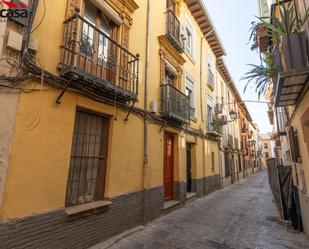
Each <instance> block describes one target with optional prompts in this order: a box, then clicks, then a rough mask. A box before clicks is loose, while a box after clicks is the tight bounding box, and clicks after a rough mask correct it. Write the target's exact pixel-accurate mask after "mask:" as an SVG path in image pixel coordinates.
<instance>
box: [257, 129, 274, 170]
mask: <svg viewBox="0 0 309 249" xmlns="http://www.w3.org/2000/svg"><path fill="white" fill-rule="evenodd" d="M260 144H261V149H262V155H261V156H262V166H263V168H266V167H267V164H266V161H267V159H269V158H272V157H273V147H272V141H271V134H270V133H267V134H261V135H260Z"/></svg>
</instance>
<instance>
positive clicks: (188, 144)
mask: <svg viewBox="0 0 309 249" xmlns="http://www.w3.org/2000/svg"><path fill="white" fill-rule="evenodd" d="M193 145H194V144H193V143H190V142H186V180H187V182H186V191H187V193H192V192H193V189H192V181H193V177H192V166H193V165H192V147H193ZM188 146H190V171H191V172H190V180H191V182H190V185H191V186H190V189H191V191H190V192H188V157H187V155H188Z"/></svg>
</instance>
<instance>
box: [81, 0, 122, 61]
mask: <svg viewBox="0 0 309 249" xmlns="http://www.w3.org/2000/svg"><path fill="white" fill-rule="evenodd" d="M84 18H85V19H86V21H87V22H89V24H88V23H86V22H83V24H82V37H81V44H80V50H81V52H82V53H83V54H85V55H87V56H92V55H93V54H94V53H95V52H96V51H97V58H98V60H100V61H104V62H106V61H107V59H108V56H109V53H108V50H109V49H110V48H111V47H112V45H111V44H110V40H109V39H114V40H115V39H116V38H117V37H116V35H117V28H118V27H117V25H116V24H115V23H114V22H113V21H111V20H110V19H109V18H108V17H107V16H106V15H104V13H102V12H101V11H100V10H99V9H98V8H97V7H96V6H95V5H94V4H93V3H91V2H90V1H85V9H84ZM94 27H96V28H98V29H99V30H100V31H101V32H102V33H103V34H104V35H103V34H102V33H98V32H95V30H94ZM95 33H97V34H98V35H95Z"/></svg>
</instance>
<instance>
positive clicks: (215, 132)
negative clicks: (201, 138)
mask: <svg viewBox="0 0 309 249" xmlns="http://www.w3.org/2000/svg"><path fill="white" fill-rule="evenodd" d="M207 135H209V136H212V137H221V128H220V121H219V119H218V117H217V116H216V115H214V114H208V115H207Z"/></svg>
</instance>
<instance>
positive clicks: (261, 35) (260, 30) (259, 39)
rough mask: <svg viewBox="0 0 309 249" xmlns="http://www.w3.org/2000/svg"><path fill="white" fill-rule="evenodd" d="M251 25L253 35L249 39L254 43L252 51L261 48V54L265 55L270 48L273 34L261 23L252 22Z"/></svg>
mask: <svg viewBox="0 0 309 249" xmlns="http://www.w3.org/2000/svg"><path fill="white" fill-rule="evenodd" d="M251 24H252V27H251V29H250V31H251V34H250V38H249V41H252V42H253V43H252V45H251V50H255V49H257V48H259V49H260V52H262V53H265V52H266V51H267V49H268V47H269V43H270V39H271V33H270V32H269V30H268V28H267V27H266V26H265V25H263V23H261V22H258V23H257V22H252V23H251Z"/></svg>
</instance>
